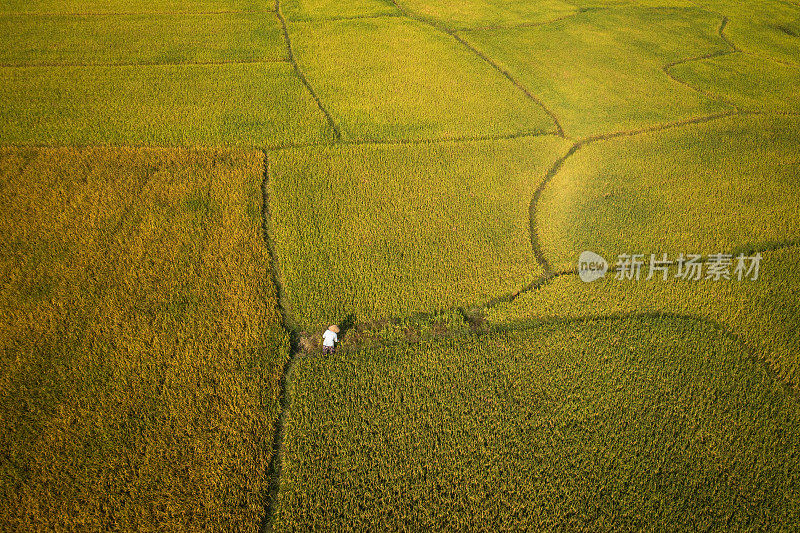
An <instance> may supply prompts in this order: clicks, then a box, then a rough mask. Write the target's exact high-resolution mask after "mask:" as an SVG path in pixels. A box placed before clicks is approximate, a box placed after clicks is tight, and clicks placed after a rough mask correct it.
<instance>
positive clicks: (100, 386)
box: [0, 148, 289, 531]
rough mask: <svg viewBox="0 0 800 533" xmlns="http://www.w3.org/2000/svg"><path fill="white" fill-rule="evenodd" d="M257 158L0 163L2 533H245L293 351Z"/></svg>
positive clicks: (257, 507)
mask: <svg viewBox="0 0 800 533" xmlns="http://www.w3.org/2000/svg"><path fill="white" fill-rule="evenodd" d="M262 157H263V156H262V154H260V153H258V152H256V153H248V152H228V151H207V152H203V151H188V150H174V149H172V150H163V149H133V148H124V149H123V148H114V149H106V148H89V149H74V148H19V149H16V148H3V149H2V150H0V169H2V176H3V180H2V185H0V206H2V211H3V213H5V215H4V217H3V218H2V222H0V235H2V240H3V242H4V243H5V246H4V247H3V252H2V254H0V269H2V276H3V279H4V280H5V281H4V283H3V285H2V292H0V302H2V310H3V312H2V313H0V316H2V319H1V320H0V339H2V340H0V353H1V354H2V357H0V376H2V378H1V379H0V405H2V411H0V427H1V428H2V431H0V434H2V437H0V450H2V455H3V457H4V459H3V461H2V464H1V465H0V479H2V483H0V495H1V496H2V498H3V501H4V502H5V503H4V505H3V511H2V513H0V527H1V528H2V529H4V530H7V531H12V530H18V529H25V530H36V529H49V528H54V529H84V528H85V529H91V530H101V529H102V530H105V529H123V530H134V529H151V528H155V527H159V528H167V529H182V528H190V529H198V530H199V529H204V530H207V529H227V530H232V529H250V528H252V527H253V525H254V524H258V523H259V521H260V519H261V516H262V515H263V513H264V504H263V497H262V493H263V492H264V490H265V489H266V483H267V480H266V479H265V478H264V472H265V471H266V469H267V466H268V462H269V460H270V458H271V441H272V431H273V428H274V424H275V420H276V418H277V414H278V397H279V395H280V390H279V380H280V373H281V371H282V368H283V364H284V361H285V360H286V359H287V357H288V354H289V343H288V337H287V334H286V332H285V331H284V330H283V328H282V325H281V317H280V315H279V313H278V311H277V303H276V294H275V289H274V287H273V286H272V285H271V284H270V281H269V276H268V271H267V270H266V269H268V268H269V256H268V254H267V249H266V246H265V245H264V242H263V238H262V223H261V206H260V200H261V192H260V190H259V187H258V183H259V182H258V179H259V177H260V174H261V165H262V161H261V160H262Z"/></svg>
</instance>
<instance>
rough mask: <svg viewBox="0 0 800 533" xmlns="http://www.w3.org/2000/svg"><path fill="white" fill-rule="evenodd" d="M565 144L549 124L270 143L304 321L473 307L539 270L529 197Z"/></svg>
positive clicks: (272, 175) (277, 204) (287, 278)
mask: <svg viewBox="0 0 800 533" xmlns="http://www.w3.org/2000/svg"><path fill="white" fill-rule="evenodd" d="M566 148H567V146H566V143H565V142H563V141H561V140H560V139H557V138H554V137H549V136H548V137H542V138H532V139H512V140H505V141H502V142H488V141H476V142H472V143H466V144H443V145H439V146H430V145H426V144H423V145H414V146H369V145H364V146H357V147H346V148H336V149H328V148H326V149H296V150H282V151H280V152H279V153H276V154H275V155H274V156H272V155H271V156H270V159H269V163H270V164H269V192H268V197H269V210H270V214H271V221H270V222H271V225H272V233H273V239H274V241H275V248H276V252H277V261H278V263H279V264H280V268H281V275H282V279H283V283H284V286H285V290H286V296H287V301H288V303H289V305H290V308H291V312H292V315H293V318H294V319H295V320H296V322H297V325H298V327H301V328H302V329H304V330H306V331H308V330H312V331H313V330H315V329H319V328H321V327H322V326H323V325H324V324H325V323H332V322H340V321H342V320H343V319H345V318H346V317H347V316H348V315H350V314H354V315H355V317H356V321H357V322H368V321H370V320H379V319H384V320H385V319H388V318H391V317H398V316H406V315H409V314H412V313H424V312H430V311H436V310H444V309H448V308H454V307H459V306H463V307H473V306H478V305H481V304H485V303H486V302H487V301H489V300H491V299H493V298H495V297H498V296H502V295H504V294H508V293H511V292H515V291H519V290H520V289H522V288H523V287H525V286H526V285H528V284H530V283H531V282H532V281H533V280H535V279H536V278H537V277H539V276H541V275H542V274H543V271H542V269H541V266H540V265H539V264H538V263H537V261H536V257H535V256H534V254H533V251H532V249H531V243H530V237H529V231H528V230H529V228H528V225H529V218H528V205H529V202H530V198H531V196H532V195H533V191H534V189H535V188H536V187H537V186H538V185H539V183H540V180H541V176H543V174H544V172H545V171H546V169H547V167H548V166H549V165H551V164H552V162H553V160H554V159H555V157H557V156H558V155H559V154H563V153H565V152H566ZM323 329H324V328H323Z"/></svg>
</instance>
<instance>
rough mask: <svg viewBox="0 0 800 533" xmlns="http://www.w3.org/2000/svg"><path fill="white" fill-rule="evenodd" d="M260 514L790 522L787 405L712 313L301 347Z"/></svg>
mask: <svg viewBox="0 0 800 533" xmlns="http://www.w3.org/2000/svg"><path fill="white" fill-rule="evenodd" d="M292 394H293V397H294V398H295V401H294V404H293V407H292V417H291V419H290V421H289V425H288V427H287V439H286V448H285V464H284V469H283V478H282V483H281V491H280V495H279V499H278V508H277V514H276V522H275V530H277V531H292V530H314V529H336V530H338V531H359V530H363V529H370V528H371V527H373V526H374V525H375V524H380V525H381V527H382V528H384V529H390V530H421V529H426V530H427V529H435V530H449V531H464V530H471V531H474V530H483V529H486V528H490V529H492V530H558V529H570V530H573V529H591V530H633V529H648V528H654V529H658V530H698V529H704V530H709V529H711V530H713V529H759V530H760V529H780V528H783V527H787V526H789V525H790V524H793V523H796V522H797V520H798V519H800V517H799V516H798V508H797V506H796V504H795V502H796V500H797V498H798V493H799V491H800V466H798V463H797V462H796V461H795V460H794V458H795V457H796V456H797V453H798V452H800V450H798V446H800V444H798V443H800V439H798V436H797V425H796V420H797V417H798V415H800V405H798V402H797V398H796V396H794V395H792V394H790V393H789V392H788V391H787V390H786V389H785V388H784V387H783V386H782V385H781V384H780V383H778V382H776V381H774V380H773V379H772V378H771V377H770V376H769V375H768V374H767V373H766V372H765V371H764V370H763V369H762V368H761V367H760V365H759V364H758V363H756V362H755V361H754V360H752V359H750V358H748V357H746V356H743V353H742V351H741V350H740V349H739V347H738V345H737V344H736V343H735V342H734V341H733V340H731V339H730V338H727V337H725V336H724V335H720V333H719V331H718V330H717V329H716V328H714V327H713V326H711V325H708V324H705V323H702V322H697V321H693V320H681V319H675V318H669V319H668V318H639V319H635V318H634V319H625V320H613V321H596V322H591V321H590V322H581V321H564V322H561V323H555V324H550V325H542V326H537V327H526V328H523V329H521V330H518V331H511V332H506V333H495V334H490V335H484V336H480V337H473V338H468V339H463V338H462V339H457V340H452V341H441V342H430V343H423V344H421V345H416V346H407V345H406V346H398V347H379V348H374V349H366V350H359V351H341V352H339V353H337V354H336V355H334V356H331V357H321V356H310V357H307V358H304V359H301V360H300V361H299V362H298V364H297V366H296V368H295V373H294V384H293V392H292Z"/></svg>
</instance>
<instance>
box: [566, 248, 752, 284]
mask: <svg viewBox="0 0 800 533" xmlns="http://www.w3.org/2000/svg"><path fill="white" fill-rule="evenodd" d="M760 268H761V254H760V253H756V254H755V255H752V256H746V255H744V254H739V255H738V256H734V255H733V254H726V253H716V254H711V255H709V256H708V257H703V256H702V255H700V254H683V253H681V254H679V255H678V256H676V257H675V258H674V259H670V258H669V257H668V256H667V254H662V255H661V256H660V257H657V256H656V254H649V260H648V256H647V255H645V254H628V253H625V254H619V255H618V256H617V262H616V263H615V264H614V266H613V267H612V268H611V269H610V270H611V272H613V273H614V279H615V280H618V281H625V280H630V281H639V280H640V279H645V280H650V279H653V278H654V277H657V278H661V279H662V280H663V281H667V280H668V279H669V278H675V279H682V280H686V281H700V280H711V281H722V280H732V279H736V280H738V281H742V280H749V281H756V280H758V277H759V271H760ZM608 271H609V266H608V263H607V262H606V260H605V259H603V258H602V257H601V256H599V255H597V254H596V253H594V252H589V251H586V252H582V253H581V255H580V256H579V257H578V275H579V276H580V278H581V281H584V282H586V283H590V282H592V281H595V280H598V279H600V278H602V277H603V276H605V275H606V273H607V272H608Z"/></svg>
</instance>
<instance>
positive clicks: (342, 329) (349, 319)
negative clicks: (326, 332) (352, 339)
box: [339, 313, 356, 342]
mask: <svg viewBox="0 0 800 533" xmlns="http://www.w3.org/2000/svg"><path fill="white" fill-rule="evenodd" d="M355 325H356V315H355V314H353V313H350V314H349V315H347V316H346V317H344V318H343V319H342V321H341V322H340V323H339V342H342V340H344V338H345V337H346V336H347V332H348V331H350V330H351V329H353V327H354V326H355Z"/></svg>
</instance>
